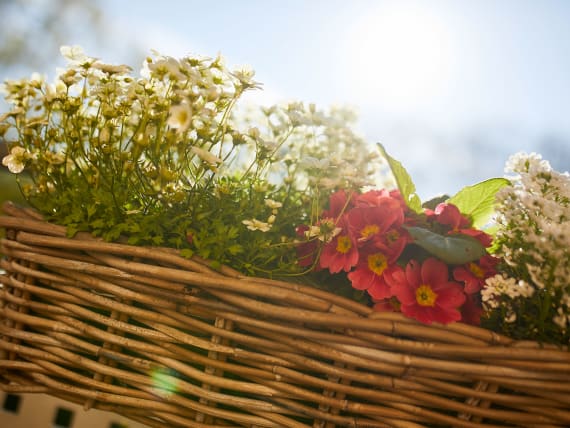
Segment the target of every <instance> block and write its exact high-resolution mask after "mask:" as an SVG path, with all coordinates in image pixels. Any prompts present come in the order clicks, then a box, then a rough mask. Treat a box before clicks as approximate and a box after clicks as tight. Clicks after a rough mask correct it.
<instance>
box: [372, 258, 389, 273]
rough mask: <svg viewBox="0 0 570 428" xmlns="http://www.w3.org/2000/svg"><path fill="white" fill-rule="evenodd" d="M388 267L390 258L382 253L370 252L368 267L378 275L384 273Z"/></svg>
mask: <svg viewBox="0 0 570 428" xmlns="http://www.w3.org/2000/svg"><path fill="white" fill-rule="evenodd" d="M387 267H388V260H386V256H384V254H382V253H376V254H370V255H369V256H368V269H370V270H371V271H372V272H374V273H375V274H376V275H382V272H384V270H385V269H386V268H387Z"/></svg>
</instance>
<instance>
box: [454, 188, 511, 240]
mask: <svg viewBox="0 0 570 428" xmlns="http://www.w3.org/2000/svg"><path fill="white" fill-rule="evenodd" d="M508 184H509V180H507V179H505V178H490V179H488V180H485V181H482V182H480V183H477V184H474V185H472V186H467V187H464V188H463V189H461V190H460V191H459V192H457V193H456V194H455V195H454V196H452V197H451V198H449V200H448V201H447V202H449V203H450V204H453V205H455V206H457V208H459V211H461V213H462V214H463V215H466V216H468V217H469V218H470V219H471V221H472V224H473V227H474V228H476V229H481V228H483V227H484V226H485V225H487V224H488V223H489V221H490V220H491V216H492V215H493V213H494V207H495V195H496V193H497V191H499V190H500V189H501V188H502V187H504V186H506V185H508Z"/></svg>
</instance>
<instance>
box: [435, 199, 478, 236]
mask: <svg viewBox="0 0 570 428" xmlns="http://www.w3.org/2000/svg"><path fill="white" fill-rule="evenodd" d="M434 215H435V220H436V221H437V222H438V223H439V224H444V225H447V226H449V227H450V228H451V230H453V231H458V230H459V229H465V228H468V227H469V226H470V225H471V222H470V221H469V220H468V219H467V218H465V217H464V216H463V215H462V214H461V212H460V211H459V208H457V207H456V206H455V205H453V204H448V203H445V202H443V203H441V204H438V205H437V207H435V210H434Z"/></svg>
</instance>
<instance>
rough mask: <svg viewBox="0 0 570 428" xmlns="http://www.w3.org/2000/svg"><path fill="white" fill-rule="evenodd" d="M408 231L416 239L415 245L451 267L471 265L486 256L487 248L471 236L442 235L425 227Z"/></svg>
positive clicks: (410, 228) (409, 228) (411, 228)
mask: <svg viewBox="0 0 570 428" xmlns="http://www.w3.org/2000/svg"><path fill="white" fill-rule="evenodd" d="M406 230H407V231H408V232H409V233H410V235H411V236H412V238H414V244H416V245H419V246H420V247H422V248H423V249H424V250H426V251H427V252H429V253H430V254H432V255H434V256H436V257H437V258H439V259H440V260H442V261H444V262H446V263H448V264H450V265H461V264H464V263H469V262H472V261H475V260H478V259H480V258H481V257H483V256H484V255H485V254H486V251H485V247H483V246H482V245H481V243H480V242H479V241H478V240H476V239H475V238H472V237H471V236H467V235H462V234H453V235H440V234H438V233H434V232H432V231H431V230H428V229H425V228H423V227H407V228H406Z"/></svg>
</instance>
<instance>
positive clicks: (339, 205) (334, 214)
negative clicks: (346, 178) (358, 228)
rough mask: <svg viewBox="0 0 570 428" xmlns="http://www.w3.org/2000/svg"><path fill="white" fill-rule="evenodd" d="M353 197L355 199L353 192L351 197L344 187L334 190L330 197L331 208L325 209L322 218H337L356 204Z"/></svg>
mask: <svg viewBox="0 0 570 428" xmlns="http://www.w3.org/2000/svg"><path fill="white" fill-rule="evenodd" d="M353 199H354V195H353V194H351V195H350V199H349V196H348V195H347V194H346V192H345V191H344V190H342V189H341V190H338V191H336V192H334V193H333V194H332V195H331V196H330V197H329V209H328V210H325V211H323V214H322V215H321V218H326V217H328V218H332V219H335V220H336V219H337V218H339V217H340V216H341V215H342V214H343V213H345V212H346V211H347V210H349V209H350V208H352V207H353V206H354V204H353Z"/></svg>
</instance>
